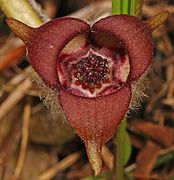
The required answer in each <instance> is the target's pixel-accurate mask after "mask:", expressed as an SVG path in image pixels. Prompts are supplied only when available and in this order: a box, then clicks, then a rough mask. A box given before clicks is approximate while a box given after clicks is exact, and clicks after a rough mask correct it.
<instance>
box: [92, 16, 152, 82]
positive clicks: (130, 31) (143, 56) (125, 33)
mask: <svg viewBox="0 0 174 180" xmlns="http://www.w3.org/2000/svg"><path fill="white" fill-rule="evenodd" d="M92 32H93V36H94V41H95V42H96V43H98V40H97V37H96V36H97V33H101V32H103V33H106V34H108V36H113V37H115V38H116V39H118V40H120V41H121V42H122V43H123V46H124V48H125V50H126V53H127V54H128V56H129V58H130V64H131V71H130V75H129V80H130V81H132V80H135V79H136V78H138V77H139V76H140V75H142V74H143V73H144V72H145V71H146V69H147V68H148V66H149V64H150V63H151V60H152V55H153V43H152V34H151V31H150V29H149V28H148V26H147V24H146V23H144V22H143V21H141V20H139V19H138V18H137V17H134V16H127V15H119V16H118V15H115V16H110V17H106V18H104V19H101V20H99V21H98V22H96V23H95V24H94V25H93V27H92Z"/></svg>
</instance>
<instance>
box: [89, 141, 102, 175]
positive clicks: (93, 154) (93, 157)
mask: <svg viewBox="0 0 174 180" xmlns="http://www.w3.org/2000/svg"><path fill="white" fill-rule="evenodd" d="M87 153H88V158H89V162H90V164H91V167H92V169H93V170H94V174H95V176H97V175H99V174H100V173H101V171H102V155H101V150H100V148H99V146H98V145H97V142H95V141H89V142H88V143H87Z"/></svg>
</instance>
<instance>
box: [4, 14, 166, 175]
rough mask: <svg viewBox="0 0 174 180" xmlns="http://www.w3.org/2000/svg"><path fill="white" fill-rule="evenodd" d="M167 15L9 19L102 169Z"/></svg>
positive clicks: (95, 165) (92, 160)
mask: <svg viewBox="0 0 174 180" xmlns="http://www.w3.org/2000/svg"><path fill="white" fill-rule="evenodd" d="M167 16H168V12H167V11H164V12H162V13H160V14H158V15H157V16H155V17H153V18H152V19H150V20H148V21H147V22H143V21H141V20H139V19H138V18H137V17H134V16H128V15H114V16H109V17H106V18H103V19H101V20H99V21H97V22H96V23H95V24H93V25H92V26H90V25H89V24H87V23H86V22H84V21H82V20H80V19H76V18H71V17H65V18H58V19H55V20H52V21H50V22H48V23H46V24H44V25H42V26H40V27H38V28H32V27H29V26H27V25H25V24H23V23H22V22H20V21H17V20H15V19H11V18H10V19H8V20H7V23H8V24H9V26H10V27H11V29H12V30H13V31H14V32H15V33H16V34H17V36H19V37H20V38H21V39H22V40H23V41H24V43H25V44H26V47H27V52H28V53H27V56H28V59H29V61H30V63H31V65H32V67H33V68H34V70H35V71H36V72H37V73H38V74H39V75H40V77H41V78H42V79H43V80H44V82H45V84H47V85H49V87H51V88H56V90H57V98H58V101H59V102H60V105H61V107H62V110H63V112H64V113H65V116H66V117H67V120H68V121H69V122H70V124H71V126H72V127H74V128H75V130H76V131H77V133H78V135H79V136H80V137H81V138H82V139H83V140H84V142H85V145H86V149H87V153H88V158H89V161H90V163H91V166H92V168H93V169H94V171H95V174H96V175H97V174H99V173H100V171H101V167H102V158H101V149H102V146H103V144H104V143H105V142H107V141H108V140H109V139H111V138H112V136H113V134H114V133H115V131H116V128H117V127H118V125H119V124H120V122H121V120H122V119H123V117H124V116H125V114H126V112H127V111H128V108H129V104H130V101H131V98H132V82H137V81H138V80H139V79H140V77H141V76H142V75H143V74H144V73H145V72H146V71H147V69H148V67H149V65H150V64H151V61H152V56H153V42H152V31H153V30H154V29H156V28H157V27H158V26H159V25H161V24H163V23H164V22H165V20H166V19H167Z"/></svg>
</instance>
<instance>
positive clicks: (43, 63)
mask: <svg viewBox="0 0 174 180" xmlns="http://www.w3.org/2000/svg"><path fill="white" fill-rule="evenodd" d="M8 22H9V25H10V26H11V27H13V28H12V29H13V30H15V33H16V34H17V35H19V36H20V37H22V39H23V40H24V41H25V43H26V45H27V50H28V57H29V61H30V63H31V64H32V66H33V68H34V69H35V71H36V72H37V73H38V74H39V75H40V76H41V77H42V79H44V80H45V81H46V82H47V83H49V84H50V85H51V86H57V85H58V78H57V71H56V64H57V63H56V61H57V57H58V55H59V53H60V51H61V50H62V49H63V48H64V47H65V45H66V44H67V43H68V42H69V41H70V40H71V39H73V38H74V37H75V36H77V35H79V34H81V33H87V31H88V29H89V25H88V24H87V23H85V22H84V21H81V20H79V19H75V18H59V19H56V20H53V21H50V22H48V23H46V24H44V25H42V26H40V27H39V28H30V27H28V26H27V25H25V24H23V23H22V22H20V21H17V20H15V19H10V20H9V21H8ZM18 27H21V28H18ZM30 29H32V32H33V33H28V34H27V32H30V31H29V30H30ZM24 35H25V37H24ZM28 36H29V37H28Z"/></svg>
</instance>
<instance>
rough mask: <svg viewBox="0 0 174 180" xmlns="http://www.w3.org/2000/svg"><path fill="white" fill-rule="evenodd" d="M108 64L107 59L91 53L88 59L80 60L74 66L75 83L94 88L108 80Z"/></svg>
mask: <svg viewBox="0 0 174 180" xmlns="http://www.w3.org/2000/svg"><path fill="white" fill-rule="evenodd" d="M108 64H109V62H108V61H107V59H105V58H102V57H101V56H98V55H95V54H92V53H91V54H90V55H89V56H88V57H84V58H82V59H80V60H79V61H78V62H77V64H75V68H76V74H75V76H76V78H77V80H76V83H81V84H84V85H86V86H89V87H91V88H94V86H96V85H99V84H100V83H102V82H104V81H105V80H106V79H108V71H109V69H108Z"/></svg>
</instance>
